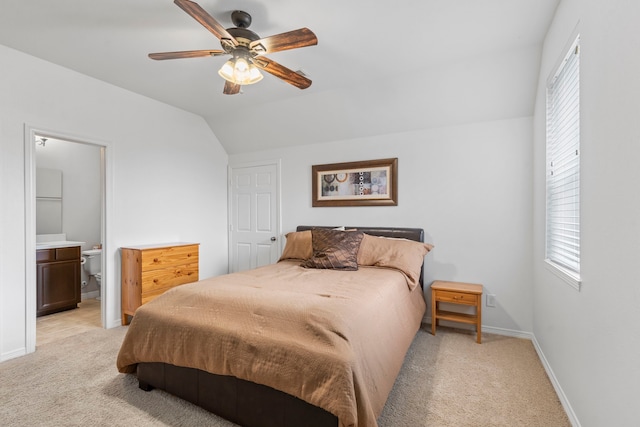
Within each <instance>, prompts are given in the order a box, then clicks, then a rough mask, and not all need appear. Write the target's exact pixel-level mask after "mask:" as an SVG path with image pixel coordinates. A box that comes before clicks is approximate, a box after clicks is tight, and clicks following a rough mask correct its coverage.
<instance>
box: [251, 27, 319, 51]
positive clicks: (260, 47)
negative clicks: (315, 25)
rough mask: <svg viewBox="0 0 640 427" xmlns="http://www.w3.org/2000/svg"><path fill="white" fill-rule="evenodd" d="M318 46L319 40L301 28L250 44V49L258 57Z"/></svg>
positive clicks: (309, 31)
mask: <svg viewBox="0 0 640 427" xmlns="http://www.w3.org/2000/svg"><path fill="white" fill-rule="evenodd" d="M317 44H318V38H317V37H316V35H315V34H314V33H313V31H311V30H310V29H308V28H300V29H299V30H293V31H289V32H286V33H282V34H276V35H274V36H270V37H265V38H263V39H259V40H256V41H253V42H251V43H250V44H249V49H250V50H251V51H252V52H253V53H255V54H256V55H262V54H265V53H272V52H279V51H281V50H287V49H297V48H299V47H305V46H314V45H317Z"/></svg>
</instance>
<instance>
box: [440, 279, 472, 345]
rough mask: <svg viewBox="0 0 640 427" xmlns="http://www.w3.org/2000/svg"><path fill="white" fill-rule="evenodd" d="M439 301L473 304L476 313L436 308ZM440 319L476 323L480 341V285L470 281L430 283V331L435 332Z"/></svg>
mask: <svg viewBox="0 0 640 427" xmlns="http://www.w3.org/2000/svg"><path fill="white" fill-rule="evenodd" d="M439 302H446V303H450V304H463V305H470V306H475V308H476V314H466V313H454V312H452V311H444V310H440V309H439V308H438V305H439V304H438V303H439ZM440 320H449V321H453V322H462V323H469V324H472V325H476V332H477V340H476V341H477V342H478V344H480V343H481V342H482V285H476V284H472V283H459V282H444V281H441V280H436V281H435V282H433V283H432V284H431V333H432V334H433V335H435V334H436V326H437V325H438V321H440Z"/></svg>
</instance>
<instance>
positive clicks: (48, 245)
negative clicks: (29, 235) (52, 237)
mask: <svg viewBox="0 0 640 427" xmlns="http://www.w3.org/2000/svg"><path fill="white" fill-rule="evenodd" d="M84 244H85V242H75V241H73V240H59V241H54V242H38V243H36V250H38V249H55V248H70V247H72V246H82V245H84Z"/></svg>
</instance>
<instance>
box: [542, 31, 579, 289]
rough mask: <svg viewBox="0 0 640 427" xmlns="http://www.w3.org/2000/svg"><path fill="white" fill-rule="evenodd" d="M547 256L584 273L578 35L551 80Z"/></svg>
mask: <svg viewBox="0 0 640 427" xmlns="http://www.w3.org/2000/svg"><path fill="white" fill-rule="evenodd" d="M546 181H547V183H546V184H547V185H546V188H547V209H546V211H547V227H546V228H547V230H546V234H547V235H546V257H547V261H549V262H551V263H552V264H554V265H557V266H559V267H560V268H561V269H564V270H568V271H569V272H570V273H573V275H574V276H576V277H577V278H579V275H580V38H579V37H578V38H577V39H576V41H575V42H574V44H573V45H572V47H571V49H570V50H569V52H568V53H567V55H566V57H565V58H564V60H563V61H562V63H561V64H560V66H559V67H558V69H557V70H556V72H555V73H554V75H553V77H552V78H551V80H550V81H549V83H548V85H547V180H546Z"/></svg>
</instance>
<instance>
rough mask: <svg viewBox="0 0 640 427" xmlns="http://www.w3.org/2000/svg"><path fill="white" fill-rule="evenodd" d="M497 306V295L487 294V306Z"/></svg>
mask: <svg viewBox="0 0 640 427" xmlns="http://www.w3.org/2000/svg"><path fill="white" fill-rule="evenodd" d="M495 306H496V296H495V295H494V294H487V307H495Z"/></svg>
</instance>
